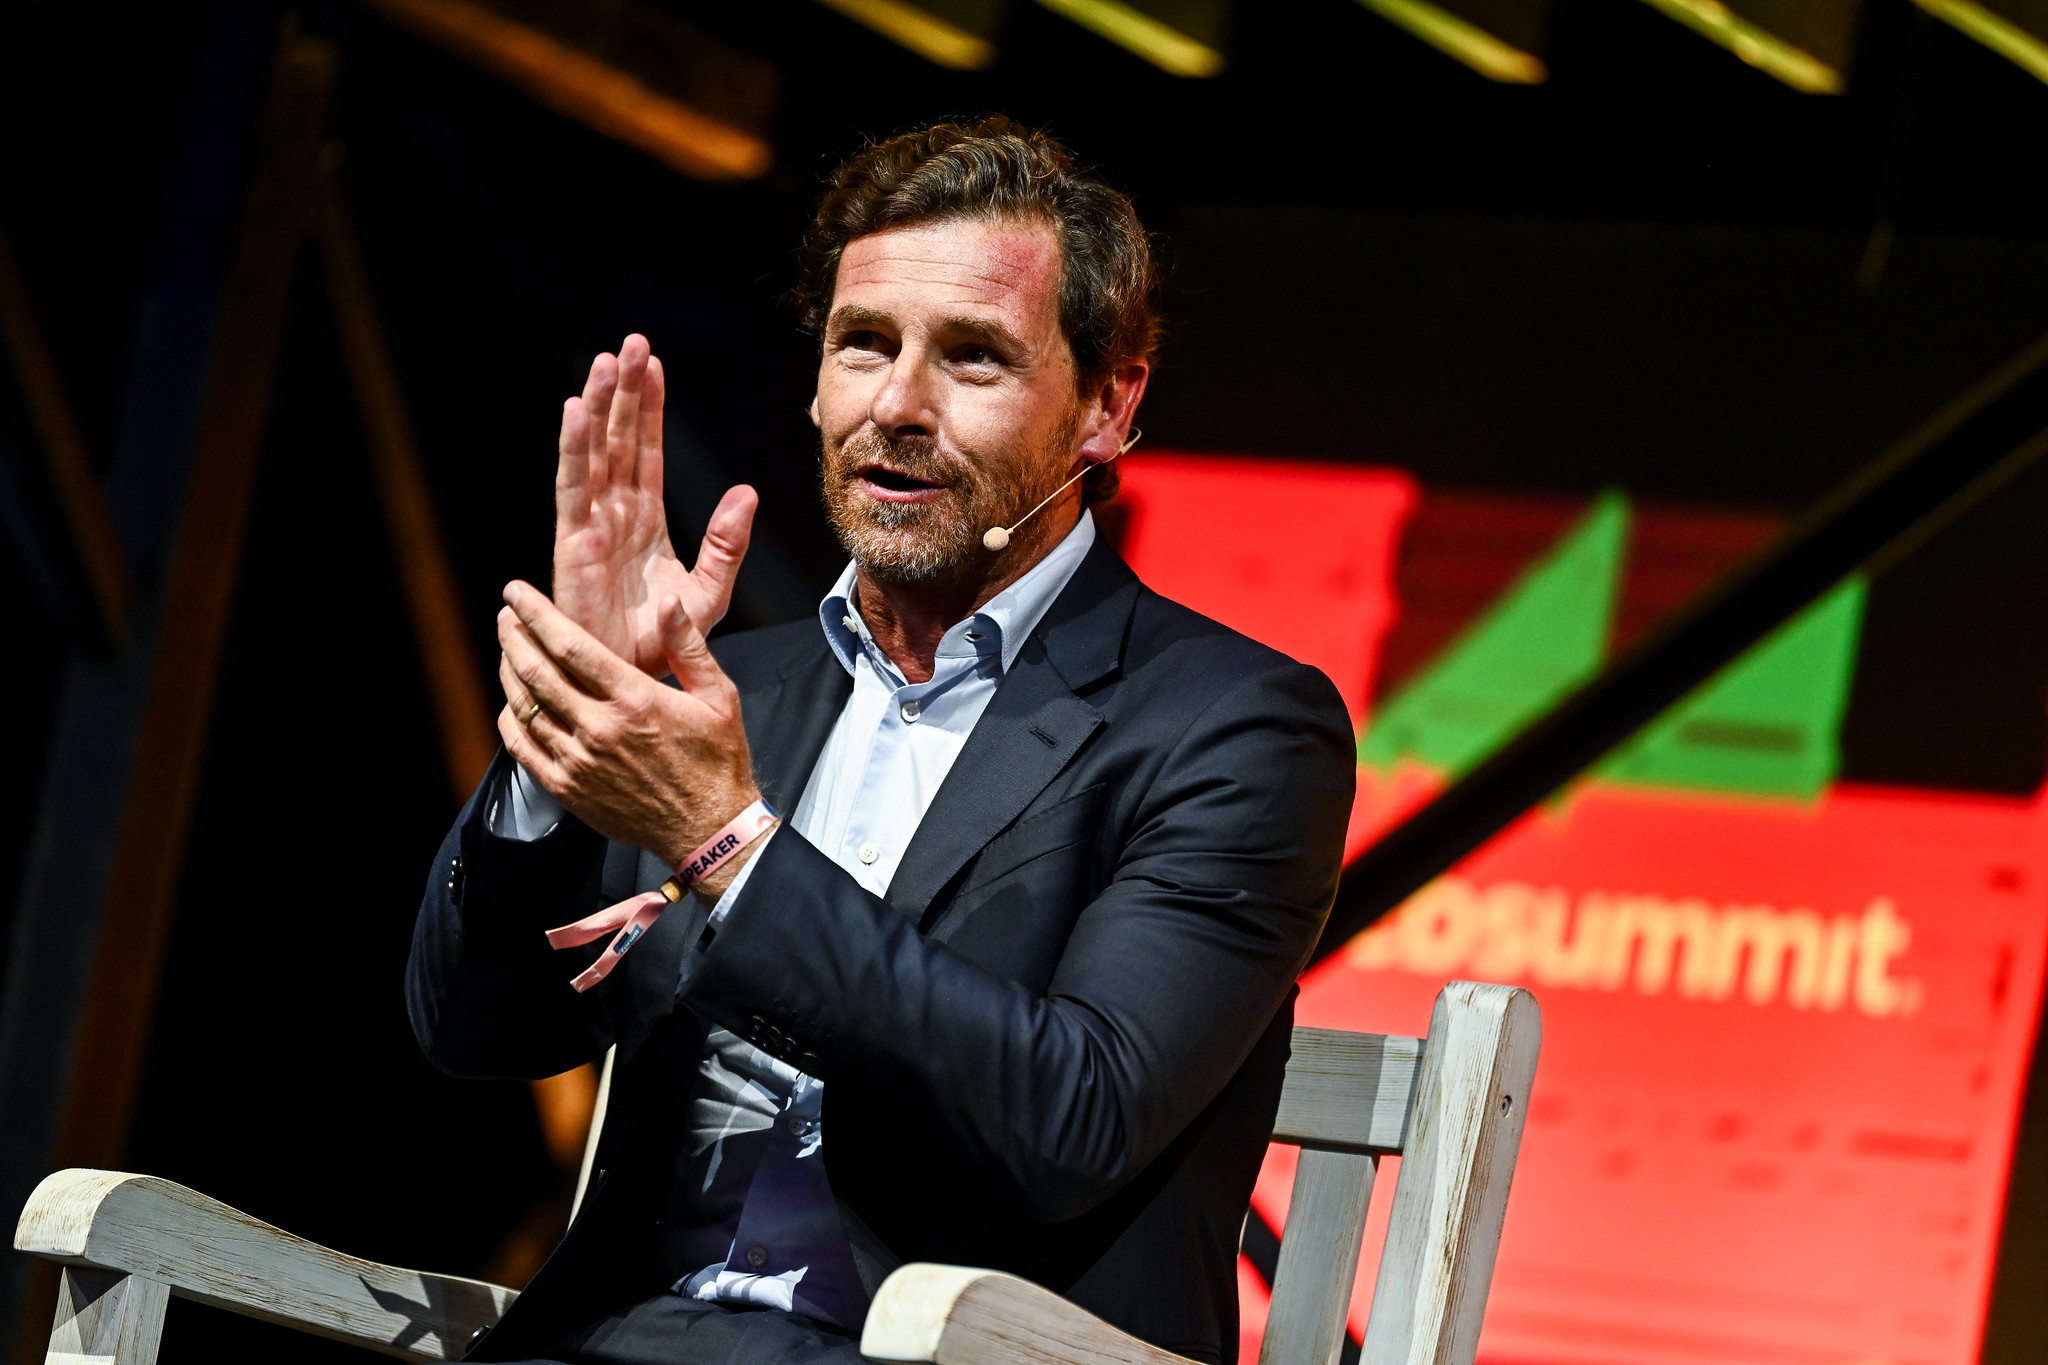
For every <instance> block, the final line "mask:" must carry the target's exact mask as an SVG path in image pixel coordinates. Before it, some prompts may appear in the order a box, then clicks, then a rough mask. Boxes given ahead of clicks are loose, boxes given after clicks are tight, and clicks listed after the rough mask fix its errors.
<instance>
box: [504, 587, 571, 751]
mask: <svg viewBox="0 0 2048 1365" xmlns="http://www.w3.org/2000/svg"><path fill="white" fill-rule="evenodd" d="M498 648H499V650H500V651H501V652H502V653H503V655H504V668H505V669H507V670H509V671H510V673H511V676H512V681H513V682H514V683H516V684H517V685H518V686H519V688H520V690H521V692H522V694H523V697H524V700H522V701H518V702H515V701H514V700H513V698H512V694H511V691H510V690H509V688H508V690H507V691H506V694H505V704H506V705H507V706H518V707H519V710H518V712H517V713H516V714H517V715H522V716H523V715H524V714H526V711H527V710H528V709H530V708H531V707H532V705H533V703H534V702H539V703H540V704H541V706H542V707H543V708H545V712H552V713H554V715H555V716H556V717H558V718H560V719H561V720H564V721H566V722H568V728H569V729H572V730H573V729H575V728H576V726H577V724H578V721H579V719H580V716H581V713H582V709H583V707H584V706H586V705H587V704H588V703H589V701H590V698H589V696H588V694H587V693H586V692H585V691H584V690H583V689H582V688H581V687H578V686H577V685H576V683H575V682H574V681H573V680H572V679H571V677H570V676H569V675H568V674H567V673H566V672H565V671H564V669H563V668H562V666H561V664H560V663H559V662H557V661H556V660H555V658H554V657H553V656H551V655H550V654H549V653H548V651H547V650H546V649H545V648H544V647H543V646H542V644H541V642H540V640H539V639H538V638H536V637H535V635H534V633H533V632H532V631H531V630H530V629H528V627H527V625H526V623H525V622H523V621H521V620H520V619H519V618H518V616H517V615H515V614H514V613H513V612H512V611H511V610H510V609H509V608H507V609H506V610H504V611H501V612H499V613H498ZM499 677H500V679H501V680H502V679H503V677H504V674H503V673H500V675H499ZM545 712H544V714H545ZM535 719H536V720H538V719H539V718H538V717H536V718H535Z"/></svg>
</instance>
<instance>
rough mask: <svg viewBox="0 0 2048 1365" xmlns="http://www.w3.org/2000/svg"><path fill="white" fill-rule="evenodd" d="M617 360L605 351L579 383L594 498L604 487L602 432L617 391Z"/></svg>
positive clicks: (604, 429) (607, 422) (588, 482)
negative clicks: (588, 374)
mask: <svg viewBox="0 0 2048 1365" xmlns="http://www.w3.org/2000/svg"><path fill="white" fill-rule="evenodd" d="M618 386H619V358H618V357H617V356H615V355H613V354H612V353H611V352H610V351H606V352H605V353H604V354H603V355H600V356H599V357H598V358H597V359H595V360H593V361H591V362H590V377H589V378H588V379H586V380H584V381H583V410H584V416H585V419H586V424H585V430H586V432H587V436H586V440H585V445H584V450H585V455H586V460H587V468H588V471H589V472H588V474H587V475H586V476H585V479H586V483H587V484H588V486H589V489H590V494H591V496H592V497H595V496H596V495H597V493H598V491H599V490H600V489H602V488H603V487H604V486H605V482H606V480H605V470H606V461H605V445H604V443H605V432H606V429H607V428H608V426H609V424H610V422H611V412H612V400H613V398H614V397H615V396H616V394H617V392H618Z"/></svg>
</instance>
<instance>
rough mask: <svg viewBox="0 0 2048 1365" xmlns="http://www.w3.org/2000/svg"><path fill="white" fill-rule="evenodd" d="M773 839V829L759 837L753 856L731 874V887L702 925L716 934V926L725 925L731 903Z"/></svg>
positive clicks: (730, 909)
mask: <svg viewBox="0 0 2048 1365" xmlns="http://www.w3.org/2000/svg"><path fill="white" fill-rule="evenodd" d="M776 828H777V829H779V828H781V826H779V825H778V826H777V827H776ZM774 837H775V830H773V829H771V830H769V831H768V832H767V833H766V834H764V835H762V836H761V838H760V841H759V842H757V843H756V844H755V845H754V856H753V857H751V858H749V859H747V861H746V863H745V864H744V865H743V866H742V867H741V868H740V870H739V871H737V872H735V873H733V875H732V885H731V886H728V887H727V888H725V894H724V895H723V896H720V897H719V898H718V904H716V905H714V906H712V907H711V915H710V918H708V919H706V920H705V921H704V923H705V924H706V925H707V926H708V927H709V928H710V929H711V930H712V931H713V932H716V931H717V929H718V926H719V925H721V924H723V923H725V917H726V916H727V915H729V914H731V913H732V903H733V902H734V901H735V900H737V899H739V894H740V892H742V891H744V890H745V889H746V886H747V878H749V877H751V876H753V875H754V867H755V865H756V864H758V863H759V862H760V861H761V852H762V850H764V849H766V848H767V847H768V841H769V840H770V839H773V838H774Z"/></svg>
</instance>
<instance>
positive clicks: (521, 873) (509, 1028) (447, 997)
mask: <svg viewBox="0 0 2048 1365" xmlns="http://www.w3.org/2000/svg"><path fill="white" fill-rule="evenodd" d="M511 763H512V759H511V758H510V757H509V756H508V755H506V754H505V753H504V752H503V751H502V750H501V751H499V754H498V757H497V759H496V760H495V761H494V762H493V763H492V764H491V767H490V771H489V772H487V773H485V774H484V779H483V781H482V782H481V783H480V784H478V786H477V789H476V791H475V792H474V793H473V794H472V795H471V796H470V798H469V803H468V804H467V805H466V806H464V807H463V809H462V814H461V815H459V816H457V817H456V821H455V827H454V828H453V829H451V830H450V831H449V832H448V837H447V838H446V839H444V840H442V842H441V848H440V851H439V852H437V853H436V854H435V855H434V864H433V867H432V869H431V870H430V871H429V872H428V874H427V890H426V896H425V898H424V899H423V900H422V901H421V902H420V916H419V921H418V923H417V924H416V925H415V926H414V929H413V940H412V956H411V958H410V959H409V960H408V961H407V963H406V974H405V993H406V1007H407V1011H408V1013H410V1015H411V1016H412V1027H413V1033H414V1035H415V1036H416V1037H417V1038H418V1039H419V1043H420V1047H421V1049H422V1050H424V1051H425V1052H426V1054H427V1058H428V1060H430V1061H432V1062H433V1063H434V1064H435V1065H436V1066H439V1067H440V1068H442V1069H443V1070H445V1071H449V1072H452V1073H454V1074H455V1075H458V1076H473V1077H501V1076H515V1077H525V1078H532V1077H538V1076H552V1075H555V1074H557V1073H558V1072H562V1071H567V1070H569V1069H570V1068H571V1067H575V1066H580V1065H581V1064H582V1063H584V1062H587V1061H589V1060H590V1059H591V1058H593V1057H596V1056H598V1055H599V1054H600V1053H602V1052H603V1051H604V1049H605V1048H606V1047H607V1046H609V1044H610V1042H611V1025H610V1022H609V1020H608V1019H607V1017H606V1015H605V1011H604V1007H603V1002H602V1001H600V1000H598V999H595V998H593V997H595V996H598V995H601V994H602V993H601V992H592V993H590V994H589V995H578V994H577V993H576V992H575V991H573V990H571V989H570V988H569V985H568V980H569V978H570V977H572V976H574V975H575V974H576V972H577V971H578V970H580V969H581V967H582V966H583V965H585V962H586V961H587V958H588V956H589V954H588V953H587V952H586V953H582V954H571V953H566V952H565V953H557V952H555V951H554V950H553V949H551V948H550V947H549V946H548V943H547V940H546V938H545V937H544V933H545V931H546V930H548V929H550V928H553V927H554V926H556V925H558V924H564V923H567V922H568V921H570V920H573V919H578V918H581V917H582V916H584V915H587V914H589V913H590V912H591V911H592V910H594V909H596V908H597V905H598V902H599V900H600V897H601V891H600V889H599V881H600V874H601V872H602V869H603V865H604V859H605V850H606V847H607V844H606V841H605V839H604V838H603V836H601V835H599V834H597V833H596V832H595V831H593V830H592V829H590V827H589V826H587V825H585V824H583V823H582V822H581V821H579V820H577V819H576V818H575V817H574V816H569V815H565V816H563V818H562V820H561V821H560V823H558V824H557V825H556V826H555V828H554V829H553V830H552V831H550V832H549V833H548V834H546V835H544V836H542V837H541V838H539V839H536V840H534V841H532V842H530V843H526V842H520V841H518V840H513V839H502V838H499V837H498V836H497V835H495V834H492V833H491V832H490V830H489V828H488V825H487V823H486V815H487V808H488V805H489V803H490V801H491V799H492V797H493V795H494V794H495V793H496V792H497V791H498V790H499V789H500V784H501V783H502V782H503V780H504V779H505V777H506V775H507V773H508V772H509V769H510V766H511ZM572 957H575V958H579V959H581V960H577V961H572V960H571V959H572Z"/></svg>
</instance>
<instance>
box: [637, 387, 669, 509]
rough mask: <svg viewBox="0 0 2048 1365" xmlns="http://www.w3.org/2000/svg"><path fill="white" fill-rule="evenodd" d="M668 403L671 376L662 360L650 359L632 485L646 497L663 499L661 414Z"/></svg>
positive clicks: (642, 398)
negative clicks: (647, 495) (662, 366)
mask: <svg viewBox="0 0 2048 1365" xmlns="http://www.w3.org/2000/svg"><path fill="white" fill-rule="evenodd" d="M667 400H668V376H667V375H666V374H665V373H664V372H663V371H662V368H661V357H659V356H655V355H650V356H648V357H647V380H646V382H645V383H644V384H642V385H641V388H640V433H639V437H638V439H637V444H636V454H635V457H634V460H633V482H634V483H636V484H638V485H639V486H640V491H641V492H643V493H649V494H652V495H653V496H654V497H655V498H656V499H657V500H659V499H660V497H661V410H662V406H663V405H664V404H665V403H666V402H667Z"/></svg>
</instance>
